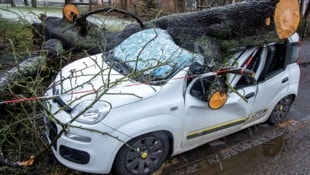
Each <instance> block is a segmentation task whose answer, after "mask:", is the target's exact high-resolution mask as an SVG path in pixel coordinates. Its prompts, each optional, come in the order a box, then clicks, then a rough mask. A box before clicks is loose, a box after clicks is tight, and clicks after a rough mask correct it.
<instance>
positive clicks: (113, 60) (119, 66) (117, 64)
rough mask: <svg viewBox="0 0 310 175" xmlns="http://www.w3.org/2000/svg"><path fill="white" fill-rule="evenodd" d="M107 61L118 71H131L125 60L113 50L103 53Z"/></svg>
mask: <svg viewBox="0 0 310 175" xmlns="http://www.w3.org/2000/svg"><path fill="white" fill-rule="evenodd" d="M103 56H104V58H105V59H103V60H105V62H106V63H107V64H108V65H109V66H110V67H112V68H114V69H115V70H116V71H117V72H119V73H121V74H123V75H128V74H130V73H131V68H130V67H129V66H128V65H126V63H125V62H123V61H121V60H120V59H118V58H117V57H115V56H114V54H113V51H109V52H106V53H105V54H103Z"/></svg>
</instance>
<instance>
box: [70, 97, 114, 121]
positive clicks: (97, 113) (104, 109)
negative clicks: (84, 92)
mask: <svg viewBox="0 0 310 175" xmlns="http://www.w3.org/2000/svg"><path fill="white" fill-rule="evenodd" d="M92 103H93V100H85V101H82V102H80V103H79V104H77V105H76V106H74V108H73V110H72V111H71V118H75V117H76V116H77V115H78V114H80V113H81V112H82V111H84V110H85V109H86V108H88V107H89V109H87V110H86V111H85V112H84V113H83V114H81V115H80V116H79V117H78V118H77V119H76V121H78V122H81V123H85V124H96V123H98V122H100V121H101V120H102V119H104V117H105V116H107V115H108V113H109V112H110V109H111V105H110V104H109V103H107V102H105V101H97V102H96V103H94V104H93V105H92V106H91V104H92Z"/></svg>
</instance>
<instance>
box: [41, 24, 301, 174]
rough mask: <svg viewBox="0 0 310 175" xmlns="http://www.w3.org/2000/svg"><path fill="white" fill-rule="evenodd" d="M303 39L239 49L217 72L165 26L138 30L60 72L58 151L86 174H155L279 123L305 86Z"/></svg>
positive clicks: (50, 114) (53, 124) (55, 125)
mask: <svg viewBox="0 0 310 175" xmlns="http://www.w3.org/2000/svg"><path fill="white" fill-rule="evenodd" d="M298 41H299V37H298V35H297V34H294V35H292V36H291V37H290V38H289V39H288V40H286V41H283V42H280V43H272V44H268V45H264V46H262V47H248V48H245V49H242V50H240V51H238V52H236V53H234V54H233V55H232V56H231V59H230V60H229V61H228V63H226V66H225V67H222V68H221V69H218V70H216V71H215V70H213V68H212V65H211V67H210V65H209V67H208V65H206V64H205V62H206V61H205V60H204V58H203V56H202V55H199V54H195V53H191V52H189V51H187V50H184V49H182V48H180V47H179V46H177V45H176V44H175V43H174V42H173V40H172V39H171V37H170V36H169V34H167V32H165V31H164V30H161V29H148V30H143V31H140V32H138V33H135V34H133V35H131V36H130V37H129V38H127V39H126V40H124V41H123V42H122V43H121V44H120V45H119V46H117V47H115V48H114V49H113V50H111V51H109V52H107V53H102V54H98V55H94V56H90V57H87V58H83V59H80V60H77V61H75V62H73V63H71V64H69V65H67V66H65V67H64V68H63V69H62V71H61V72H60V73H59V74H58V75H57V77H56V79H55V81H54V82H53V83H52V85H51V86H50V87H49V88H48V90H47V92H46V95H48V96H53V97H54V98H52V99H51V100H48V101H46V117H45V119H46V120H45V122H46V125H47V137H48V140H49V142H50V143H52V145H53V146H52V151H53V153H54V155H55V156H56V158H57V159H58V160H59V161H60V162H61V163H62V164H63V165H65V166H67V167H70V168H72V169H75V170H79V171H83V172H88V173H102V174H106V173H110V172H111V171H112V170H114V171H115V172H116V173H117V174H122V175H123V174H150V173H152V172H153V171H154V170H156V169H157V168H159V167H160V165H161V164H162V163H163V162H164V161H165V159H166V158H167V157H169V156H173V155H176V154H180V153H182V152H185V151H188V150H191V149H193V148H196V147H198V146H199V145H202V144H205V143H207V142H210V141H212V140H215V139H218V138H220V137H223V136H226V135H229V134H231V133H234V132H237V131H240V130H242V129H245V128H248V127H250V126H252V125H255V124H258V123H262V122H265V121H267V120H268V121H269V122H270V123H273V124H274V123H277V122H280V121H282V120H283V119H284V117H285V116H286V115H287V113H288V111H289V109H290V106H291V104H292V102H293V101H294V99H295V97H296V95H297V91H298V84H299V77H300V69H299V65H298V62H299V45H298ZM58 136H59V137H58Z"/></svg>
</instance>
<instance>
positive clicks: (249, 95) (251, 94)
mask: <svg viewBox="0 0 310 175" xmlns="http://www.w3.org/2000/svg"><path fill="white" fill-rule="evenodd" d="M254 95H255V92H251V93H249V94H247V95H245V98H246V99H249V98H252V97H254Z"/></svg>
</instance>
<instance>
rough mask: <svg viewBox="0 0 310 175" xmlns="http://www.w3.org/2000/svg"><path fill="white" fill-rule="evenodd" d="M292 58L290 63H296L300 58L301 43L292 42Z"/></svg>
mask: <svg viewBox="0 0 310 175" xmlns="http://www.w3.org/2000/svg"><path fill="white" fill-rule="evenodd" d="M291 47H292V49H291V55H290V56H291V59H290V63H295V62H297V61H298V59H299V54H300V48H299V44H298V43H292V44H291Z"/></svg>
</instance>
